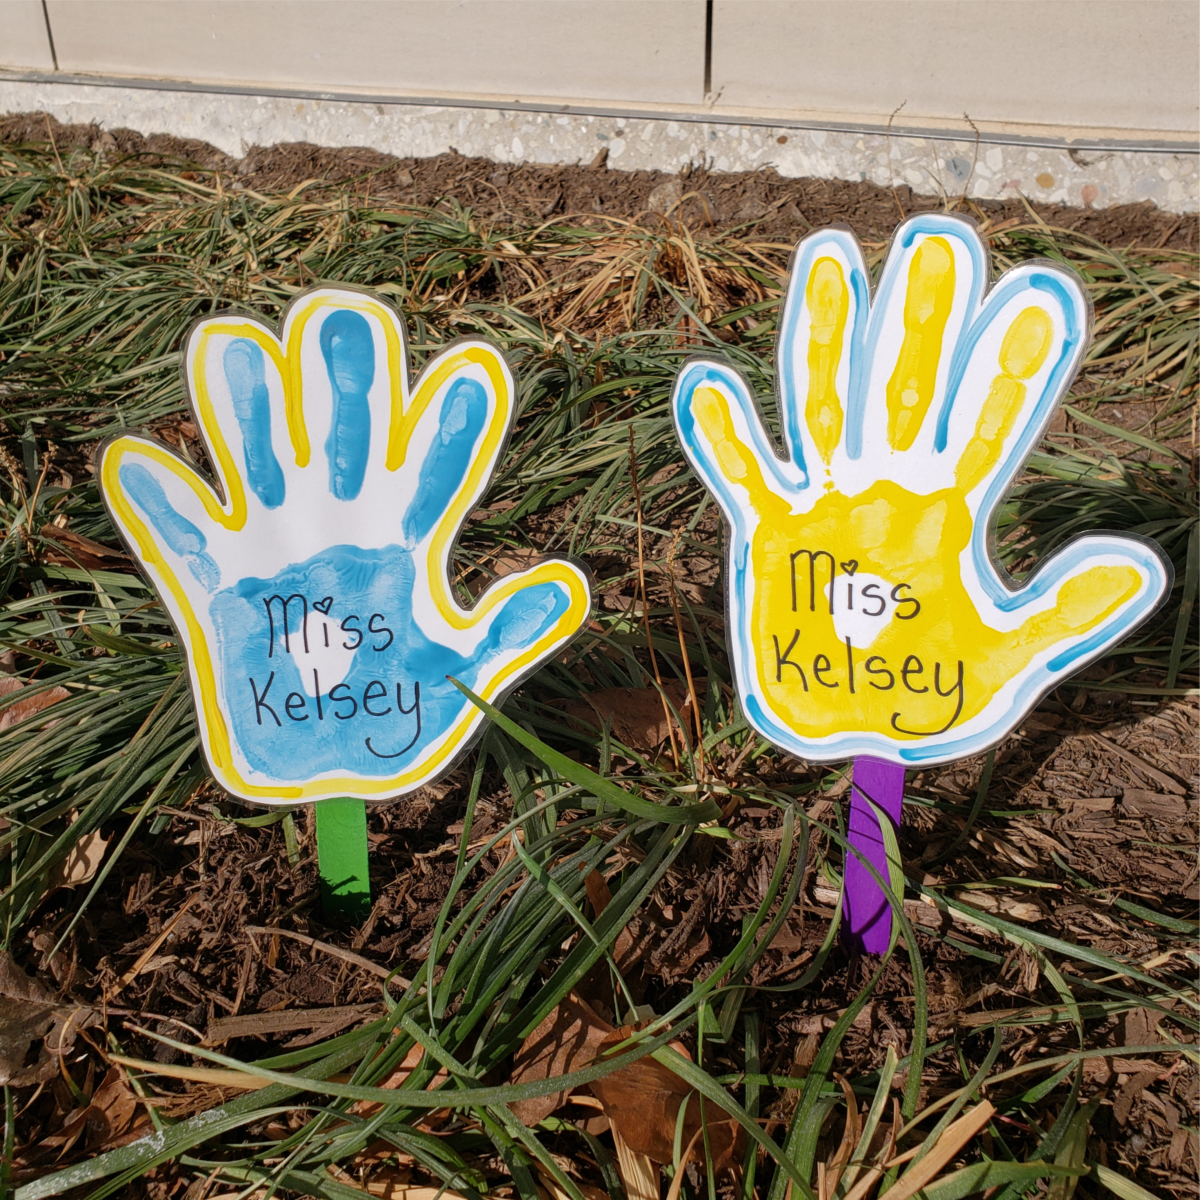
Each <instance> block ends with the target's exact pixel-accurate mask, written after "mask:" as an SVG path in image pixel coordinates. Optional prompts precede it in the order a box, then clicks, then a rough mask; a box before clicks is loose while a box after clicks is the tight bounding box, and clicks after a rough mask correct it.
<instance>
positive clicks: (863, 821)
mask: <svg viewBox="0 0 1200 1200" xmlns="http://www.w3.org/2000/svg"><path fill="white" fill-rule="evenodd" d="M868 796H869V797H870V799H871V800H873V801H874V802H875V803H876V804H877V805H879V807H880V808H881V809H883V811H884V812H885V813H886V814H887V815H888V817H889V818H890V819H891V821H892V826H893V828H894V829H897V830H898V829H899V827H900V815H901V810H902V808H903V804H904V768H903V767H898V766H896V765H895V764H894V763H889V762H884V761H883V760H882V759H879V758H868V757H866V756H865V755H863V756H860V757H858V758H856V759H855V760H854V784H853V787H852V789H851V792H850V831H849V841H850V845H851V847H852V848H853V849H855V850H857V851H858V853H859V854H861V855H862V856H863V858H865V859H866V860H867V861H868V862H869V863H870V864H871V865H872V866H873V867H874V868H875V870H877V871H878V872H879V874H880V875H881V876H882V877H883V878H884V879H887V880H890V878H891V875H890V873H889V868H888V861H887V851H886V850H885V848H884V842H883V833H882V831H881V830H880V828H879V822H878V820H877V819H876V817H875V813H874V811H873V810H872V808H871V805H870V804H869V803H868V802H867V799H866V797H868ZM844 907H845V912H844V916H845V920H846V924H845V927H844V928H845V930H846V940H847V942H848V943H849V944H850V945H851V946H852V947H853V948H855V949H857V950H859V951H861V952H862V953H864V954H883V953H884V952H885V951H886V950H887V948H888V942H889V941H890V940H891V936H892V910H891V906H890V905H889V904H888V902H887V897H886V896H884V894H883V892H882V891H881V890H880V888H879V884H877V883H876V882H875V880H874V879H873V878H872V876H871V874H870V872H869V871H868V870H867V868H866V867H865V866H864V865H863V863H862V861H861V859H859V858H858V857H857V856H856V855H854V854H852V853H847V854H846V898H845V903H844Z"/></svg>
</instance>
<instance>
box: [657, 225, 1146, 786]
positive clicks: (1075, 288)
mask: <svg viewBox="0 0 1200 1200" xmlns="http://www.w3.org/2000/svg"><path fill="white" fill-rule="evenodd" d="M868 278H869V277H868V274H867V270H866V266H865V263H864V261H863V258H862V252H861V248H860V247H859V245H858V242H857V241H856V240H855V238H854V236H853V235H852V234H851V233H849V231H845V230H839V229H828V230H823V231H821V232H819V233H816V234H813V235H812V236H810V237H809V238H807V239H805V241H804V242H802V243H801V244H800V246H799V247H798V249H797V252H796V255H795V259H794V262H793V271H792V278H791V284H790V287H789V291H788V295H787V299H786V302H785V304H784V308H783V312H782V314H781V322H780V335H779V346H778V375H779V387H780V408H781V418H782V423H783V431H784V436H785V441H786V444H787V449H788V452H789V458H788V459H787V460H782V459H780V458H779V456H778V455H777V454H776V453H775V451H774V448H773V446H772V445H771V442H770V439H769V436H768V434H767V432H766V430H765V427H764V424H763V420H762V417H761V414H760V413H759V411H758V409H757V408H756V406H755V402H754V399H753V397H752V395H751V392H750V390H749V388H748V387H747V385H746V383H745V381H744V380H743V379H742V377H741V376H740V375H738V374H737V373H736V372H735V371H733V370H731V369H730V368H729V367H728V366H726V365H724V364H721V363H717V362H709V361H703V360H693V361H691V362H689V363H688V364H687V365H686V366H685V368H684V370H683V371H682V372H681V374H680V376H679V379H678V381H677V384H676V389H675V397H674V412H675V420H676V426H677V430H678V433H679V437H680V441H681V443H682V445H683V447H684V450H685V451H686V453H687V454H688V457H689V458H690V459H691V462H692V464H693V466H694V467H695V468H696V470H697V472H698V473H699V475H700V476H701V478H702V479H703V481H704V482H705V484H706V485H707V487H708V488H709V490H710V491H711V492H712V493H713V495H714V496H715V497H716V499H717V500H718V502H719V504H720V506H721V508H722V510H723V512H724V514H725V517H726V519H727V521H728V523H729V526H730V540H729V561H728V572H729V585H728V586H729V630H730V643H731V649H732V654H733V660H734V667H735V672H736V675H737V680H738V686H739V691H740V694H741V698H742V702H743V706H744V708H745V711H746V715H747V717H748V718H749V720H750V722H751V723H752V724H753V725H754V726H755V727H756V728H757V729H758V730H759V731H760V732H761V733H763V734H764V735H765V736H766V737H768V738H769V739H770V740H772V741H774V742H775V743H776V744H778V745H780V746H783V747H784V748H785V749H788V750H790V751H792V752H793V753H796V754H799V755H802V756H804V757H806V758H810V759H817V760H831V759H843V758H848V757H851V756H853V755H862V754H865V755H874V756H877V757H880V758H884V759H887V760H890V761H892V762H896V763H901V764H903V763H910V764H916V763H922V762H942V761H948V760H951V759H955V758H959V757H962V756H964V755H968V754H971V753H974V752H977V751H978V750H980V749H983V748H986V747H987V746H988V745H991V744H993V743H994V742H996V741H997V740H999V739H1000V738H1001V737H1002V736H1003V735H1004V734H1005V733H1007V732H1008V731H1009V730H1010V729H1011V728H1012V727H1013V726H1014V725H1015V724H1016V723H1017V722H1018V721H1019V720H1020V719H1021V717H1022V716H1023V715H1024V714H1025V713H1026V712H1027V711H1028V709H1029V708H1030V707H1031V706H1032V705H1033V704H1034V703H1035V702H1036V701H1037V699H1038V698H1039V697H1040V696H1041V695H1042V694H1043V693H1044V692H1045V691H1046V690H1047V689H1048V688H1050V687H1052V686H1054V684H1055V683H1056V682H1057V681H1058V680H1060V679H1061V678H1063V677H1064V676H1065V675H1068V674H1070V673H1071V672H1073V671H1075V670H1077V669H1078V668H1079V667H1081V666H1083V665H1084V664H1085V663H1086V662H1087V661H1089V660H1090V659H1092V658H1094V657H1095V656H1096V655H1098V654H1100V653H1102V652H1103V651H1104V650H1105V649H1106V648H1108V647H1109V646H1111V645H1112V644H1114V643H1115V642H1117V641H1119V640H1120V639H1121V638H1123V637H1125V636H1126V635H1127V634H1128V633H1129V631H1130V630H1131V629H1132V628H1133V626H1134V625H1136V624H1137V623H1138V622H1139V621H1141V620H1143V619H1144V618H1145V617H1146V616H1147V615H1148V614H1149V613H1150V612H1151V611H1152V610H1153V608H1154V606H1155V605H1156V604H1157V603H1158V602H1159V601H1160V600H1161V598H1162V596H1163V595H1164V594H1165V592H1166V590H1167V588H1168V587H1169V586H1170V567H1169V565H1167V564H1166V563H1165V562H1164V560H1163V559H1162V557H1161V555H1160V552H1158V548H1157V547H1156V546H1153V544H1151V543H1148V542H1145V541H1142V540H1140V539H1136V538H1128V537H1116V536H1100V535H1091V536H1088V537H1083V538H1079V539H1077V540H1075V541H1074V542H1072V543H1070V544H1069V545H1067V546H1066V547H1064V548H1063V549H1062V550H1061V551H1060V552H1059V553H1057V554H1056V555H1054V556H1053V557H1052V558H1051V559H1050V560H1049V561H1048V562H1046V563H1044V564H1043V565H1042V566H1041V567H1040V569H1039V570H1038V571H1037V572H1036V573H1035V575H1034V576H1033V577H1032V578H1031V579H1030V580H1028V581H1027V582H1026V583H1025V584H1024V586H1021V587H1015V586H1014V585H1013V584H1012V581H1011V580H1009V579H1007V577H1005V576H1003V575H1002V574H1001V571H1000V569H999V568H998V567H997V566H996V565H995V563H994V560H993V557H992V553H991V546H990V537H991V530H990V527H989V526H990V522H991V519H992V516H993V514H994V512H995V509H996V507H997V505H998V504H999V502H1000V500H1001V498H1002V496H1003V494H1004V492H1005V490H1006V489H1007V488H1008V486H1009V485H1010V483H1011V482H1012V480H1013V478H1014V476H1015V475H1016V473H1017V472H1018V470H1019V469H1020V466H1021V464H1022V463H1023V462H1024V460H1025V458H1026V457H1027V456H1028V454H1029V452H1030V451H1031V450H1032V449H1033V447H1034V446H1035V445H1036V443H1037V441H1038V439H1039V438H1040V436H1041V433H1042V431H1043V430H1044V428H1045V426H1046V424H1047V422H1048V421H1049V419H1050V417H1051V415H1052V414H1053V411H1054V409H1055V407H1056V406H1057V404H1058V402H1059V400H1060V399H1061V397H1062V395H1063V393H1064V392H1065V391H1066V388H1067V386H1068V384H1069V383H1070V380H1071V377H1072V376H1073V374H1074V372H1075V370H1076V368H1077V366H1078V363H1079V360H1080V358H1081V357H1082V355H1083V352H1084V350H1085V349H1086V344H1087V337H1088V331H1089V325H1090V307H1089V304H1088V301H1087V299H1086V297H1085V295H1084V293H1083V291H1082V288H1081V287H1080V285H1079V283H1078V281H1077V280H1076V279H1075V278H1074V277H1073V276H1071V275H1070V274H1069V273H1067V272H1066V271H1064V270H1061V269H1059V268H1057V267H1055V266H1053V265H1051V264H1049V263H1044V262H1038V263H1031V264H1026V265H1023V266H1021V267H1017V268H1015V269H1013V270H1011V271H1009V272H1008V273H1007V274H1006V275H1005V276H1004V277H1003V278H1002V279H1001V280H999V281H998V282H997V283H996V285H995V286H994V287H993V288H992V289H991V291H990V292H988V293H987V295H986V297H985V294H984V293H985V289H986V287H987V283H988V262H987V255H986V251H985V249H984V247H983V244H982V242H981V241H980V239H979V237H978V235H977V233H976V232H975V229H974V226H973V225H972V224H970V223H969V222H966V221H963V220H961V219H957V218H954V217H949V216H942V215H936V216H935V215H927V216H921V217H917V218H914V219H912V220H910V221H908V222H907V223H906V224H904V225H903V226H902V227H901V228H900V229H899V230H898V231H897V234H896V236H895V239H894V241H893V243H892V247H891V251H890V253H889V256H888V259H887V262H886V264H885V266H884V269H883V274H882V277H881V279H880V282H879V285H878V288H877V290H876V293H875V296H874V298H873V300H871V299H870V298H869V285H868Z"/></svg>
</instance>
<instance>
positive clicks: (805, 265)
mask: <svg viewBox="0 0 1200 1200" xmlns="http://www.w3.org/2000/svg"><path fill="white" fill-rule="evenodd" d="M869 294H870V288H869V277H868V275H867V267H866V263H865V262H864V261H863V255H862V247H861V246H860V245H859V243H858V239H857V238H856V237H855V236H854V234H853V233H851V232H850V230H848V229H837V228H832V229H822V230H819V231H818V232H816V233H813V234H810V235H809V236H808V237H806V238H805V239H804V240H803V241H802V242H801V243H800V245H799V246H797V247H796V253H795V255H794V257H793V259H792V272H791V280H790V282H789V284H788V292H787V299H786V300H785V301H784V305H783V313H782V316H781V318H780V325H779V396H780V401H781V405H782V410H783V412H782V415H783V431H784V436H785V437H786V439H787V443H788V449H789V451H790V453H791V456H792V460H793V461H794V462H795V463H797V464H798V465H799V466H801V467H802V468H803V469H804V471H805V472H806V473H807V474H808V475H810V476H811V475H812V474H813V473H818V474H819V473H820V472H821V469H822V466H824V468H825V469H828V468H829V466H830V463H831V462H832V460H833V456H834V453H835V451H836V450H837V449H838V447H839V446H840V445H841V443H842V436H843V433H844V431H845V423H846V410H847V406H848V404H849V400H850V397H851V395H852V394H853V392H854V381H853V375H852V372H853V371H854V370H855V369H856V368H858V367H861V359H862V339H863V335H864V332H865V330H866V323H867V314H868V303H869V299H868V298H869Z"/></svg>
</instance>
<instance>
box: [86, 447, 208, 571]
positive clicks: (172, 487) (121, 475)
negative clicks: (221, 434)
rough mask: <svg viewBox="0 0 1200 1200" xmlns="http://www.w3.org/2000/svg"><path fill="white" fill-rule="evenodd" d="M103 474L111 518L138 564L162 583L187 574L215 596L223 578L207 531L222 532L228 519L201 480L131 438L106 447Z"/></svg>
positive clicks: (167, 455) (164, 452)
mask: <svg viewBox="0 0 1200 1200" xmlns="http://www.w3.org/2000/svg"><path fill="white" fill-rule="evenodd" d="M100 472H101V478H102V483H103V490H104V495H105V498H106V499H107V500H108V503H109V507H110V509H111V511H112V514H113V517H114V518H115V520H116V522H117V525H118V526H119V528H120V530H121V532H122V534H123V535H124V536H125V538H126V540H127V542H128V543H129V544H130V546H131V547H132V548H133V549H134V550H135V552H136V553H137V556H138V558H139V559H140V560H141V561H142V562H143V563H144V564H146V565H147V566H148V567H150V568H151V569H152V570H153V572H154V573H155V574H156V575H157V576H158V577H159V579H160V580H164V581H165V580H167V579H168V577H169V576H174V577H179V575H180V569H181V568H183V569H186V571H187V572H188V573H189V574H190V575H191V576H192V577H193V578H194V579H195V580H196V581H197V582H198V583H200V584H201V586H202V587H203V588H204V589H205V591H207V592H214V591H216V590H217V588H218V587H219V586H220V583H221V572H220V568H219V567H218V566H217V563H216V561H215V560H214V558H213V556H212V554H211V553H210V546H209V538H208V535H207V534H206V533H205V530H207V531H208V533H209V534H211V533H212V532H213V531H214V530H221V529H223V528H224V527H225V525H226V523H227V522H228V519H229V518H228V516H227V514H226V513H225V512H224V511H223V510H222V508H221V506H220V504H219V502H218V501H217V498H216V497H215V496H214V495H213V494H212V491H211V489H209V488H208V487H207V485H206V484H205V483H204V482H203V480H201V479H200V477H199V476H198V475H197V474H196V473H195V472H194V471H193V470H192V469H191V468H190V467H189V466H188V465H187V464H186V463H184V462H182V461H181V460H180V459H178V458H176V457H175V456H174V455H173V454H171V453H170V452H169V451H168V450H166V448H165V447H163V446H161V445H159V444H157V443H155V442H150V441H144V440H143V439H141V438H133V437H123V438H118V439H116V440H115V441H113V442H111V443H109V444H108V445H107V446H106V447H105V449H104V453H103V455H102V458H101V463H100Z"/></svg>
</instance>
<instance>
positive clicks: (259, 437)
mask: <svg viewBox="0 0 1200 1200" xmlns="http://www.w3.org/2000/svg"><path fill="white" fill-rule="evenodd" d="M185 368H186V378H187V384H188V388H189V391H190V394H191V399H192V403H193V406H194V409H195V412H196V417H197V420H198V424H199V427H200V429H201V431H202V435H203V438H204V441H205V444H206V446H207V448H208V452H209V455H210V458H211V461H212V463H213V468H214V473H215V475H216V482H217V488H214V487H213V486H212V485H210V484H209V482H207V481H206V480H205V479H204V478H202V477H201V476H200V475H199V474H198V473H197V472H196V471H195V470H194V469H193V468H192V467H191V466H190V465H189V464H187V463H186V462H184V461H183V460H182V459H181V458H179V457H178V456H177V455H176V454H174V453H172V452H171V451H169V450H168V449H167V448H166V447H165V446H164V445H163V444H162V443H160V442H157V441H155V440H153V439H151V438H147V437H141V436H122V437H119V438H116V439H114V440H112V441H110V442H108V443H106V444H105V445H104V446H103V447H102V448H101V451H100V455H99V468H98V475H99V478H100V482H101V487H102V490H103V493H104V496H105V499H106V501H107V503H108V506H109V510H110V512H111V513H112V516H113V519H114V521H115V522H116V524H117V526H118V528H119V529H120V531H121V533H122V535H123V536H124V538H125V539H126V541H127V542H128V544H129V546H130V547H131V548H132V550H133V551H134V553H135V554H136V556H137V558H138V560H139V561H140V562H141V564H142V566H143V567H144V569H145V570H146V572H147V574H148V575H149V577H150V579H151V581H152V582H153V584H154V586H155V588H156V590H157V592H158V594H159V596H160V597H161V598H162V600H163V603H164V604H165V605H166V607H167V610H168V612H169V613H170V615H171V617H172V619H173V620H174V622H175V625H176V628H177V629H178V630H179V634H180V637H181V639H182V641H183V644H184V648H185V650H186V652H187V660H188V669H189V671H190V675H191V683H192V689H193V692H194V695H195V698H196V707H197V713H198V719H199V726H200V734H201V739H202V742H203V745H204V748H205V752H206V754H207V757H208V760H209V763H210V765H211V767H212V770H213V773H214V775H215V776H216V778H217V780H218V782H220V783H221V785H222V786H223V787H225V788H226V789H227V790H229V791H230V792H232V793H233V794H234V795H237V796H240V797H242V798H243V799H246V800H252V801H257V802H259V803H267V804H270V803H283V804H294V803H296V802H297V801H307V800H320V799H325V798H329V797H335V796H355V797H360V798H363V799H371V798H377V799H379V798H385V797H393V796H399V795H402V794H404V793H406V792H410V791H412V790H414V789H415V788H417V787H420V786H421V785H422V784H423V783H426V782H428V781H429V780H430V779H433V778H435V777H436V776H438V775H440V774H442V773H443V772H444V771H445V770H446V769H447V768H448V767H449V765H450V764H451V763H452V762H453V760H454V759H455V757H456V756H457V755H458V754H460V753H461V752H462V751H463V750H464V749H465V748H466V747H467V745H468V744H469V743H470V740H471V738H472V736H473V734H474V733H475V732H476V731H477V730H478V728H479V724H480V721H481V720H482V713H481V712H480V711H479V710H478V709H476V708H475V707H474V706H472V705H471V704H470V703H468V702H467V701H466V700H465V699H464V697H463V695H462V694H461V692H459V691H458V689H457V688H455V687H454V685H453V684H452V683H451V682H450V680H449V678H448V677H449V676H453V677H454V678H456V679H459V680H461V681H462V682H464V683H465V684H467V685H468V686H469V687H470V688H471V689H472V690H473V691H474V692H476V693H477V694H479V695H480V696H482V697H484V698H485V699H490V700H494V699H495V698H497V697H499V696H501V695H503V694H504V693H505V692H506V691H507V690H509V689H510V688H511V687H513V686H514V685H515V684H516V683H517V682H518V681H519V680H520V679H521V678H523V677H524V676H525V675H526V674H528V673H529V672H530V671H532V670H534V669H535V668H536V667H537V665H538V664H539V663H540V662H542V661H543V660H544V659H546V658H547V657H548V656H550V655H552V654H554V653H555V652H556V651H558V650H560V649H561V648H562V646H563V645H564V644H565V643H566V642H567V641H569V640H570V639H571V638H572V637H573V636H574V635H575V633H576V632H577V631H578V630H579V628H580V626H581V625H582V624H583V623H584V621H585V620H586V619H587V616H588V613H589V611H590V607H591V599H590V593H589V587H588V579H587V573H586V570H585V569H584V568H583V567H582V566H581V565H580V564H578V563H575V562H572V561H570V560H568V559H562V558H555V559H547V560H545V561H543V562H541V563H539V564H537V565H536V566H533V567H531V568H529V569H528V570H525V571H521V572H519V573H516V574H513V575H509V576H507V577H505V578H504V579H502V580H500V581H498V582H497V583H495V584H494V585H493V586H492V587H491V588H490V589H489V590H488V591H487V592H486V593H485V594H484V595H483V596H482V597H481V598H480V600H479V601H478V603H476V604H475V605H474V607H472V608H470V609H464V608H463V607H462V606H461V605H460V604H459V603H458V601H457V600H456V599H455V597H454V595H453V594H452V592H451V588H450V581H449V574H448V572H449V565H450V554H451V551H452V548H453V545H454V541H455V538H456V537H457V535H458V532H459V530H460V529H461V527H462V525H463V523H464V522H465V520H466V519H467V517H468V515H469V514H470V513H471V511H472V509H474V507H475V506H476V505H477V504H478V502H479V500H480V497H481V496H482V495H483V493H484V491H485V489H486V488H487V485H488V483H489V481H490V479H491V475H492V472H493V470H494V468H495V466H496V463H497V460H498V457H499V455H500V453H501V451H502V449H503V446H504V442H505V438H506V436H507V433H508V430H509V428H510V426H511V424H512V421H513V418H514V415H515V407H514V397H515V388H514V384H513V379H512V375H511V373H510V371H509V369H508V367H507V365H506V363H505V362H504V359H503V358H502V357H501V355H500V354H499V353H498V352H497V351H496V350H495V349H494V348H493V347H492V346H490V345H488V344H487V343H484V342H478V341H463V342H458V343H455V344H453V345H451V346H449V347H448V348H447V349H445V350H444V351H442V352H441V353H440V354H438V355H437V356H436V357H435V358H433V359H432V360H431V361H430V363H429V364H428V365H427V367H426V368H425V370H424V371H423V372H422V374H421V375H420V377H419V378H418V379H417V380H416V382H415V384H414V385H412V386H411V387H410V383H409V372H408V363H407V354H406V348H405V335H404V327H403V324H402V323H401V321H400V319H399V318H398V317H397V315H396V314H395V313H394V312H393V311H392V310H391V309H390V308H389V307H388V306H387V305H385V304H383V303H382V302H380V301H379V300H377V299H375V298H374V297H372V296H370V295H368V294H366V293H363V292H359V291H355V290H352V289H344V288H336V289H335V288H321V289H317V290H314V291H310V292H307V293H304V294H302V295H301V296H299V297H298V298H297V299H296V300H294V301H293V302H292V304H291V305H289V307H288V309H287V311H286V313H285V315H284V320H283V322H282V325H281V327H280V330H279V333H278V334H276V333H275V332H274V331H273V330H272V329H271V328H269V327H268V326H267V325H266V324H264V323H263V322H262V321H260V320H258V319H256V318H253V317H248V316H245V315H242V314H229V313H226V314H221V315H217V316H213V317H209V318H207V319H205V320H203V321H201V322H200V323H199V324H198V325H196V327H195V328H194V329H193V330H192V333H191V335H190V337H189V339H188V342H187V350H186V355H185Z"/></svg>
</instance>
